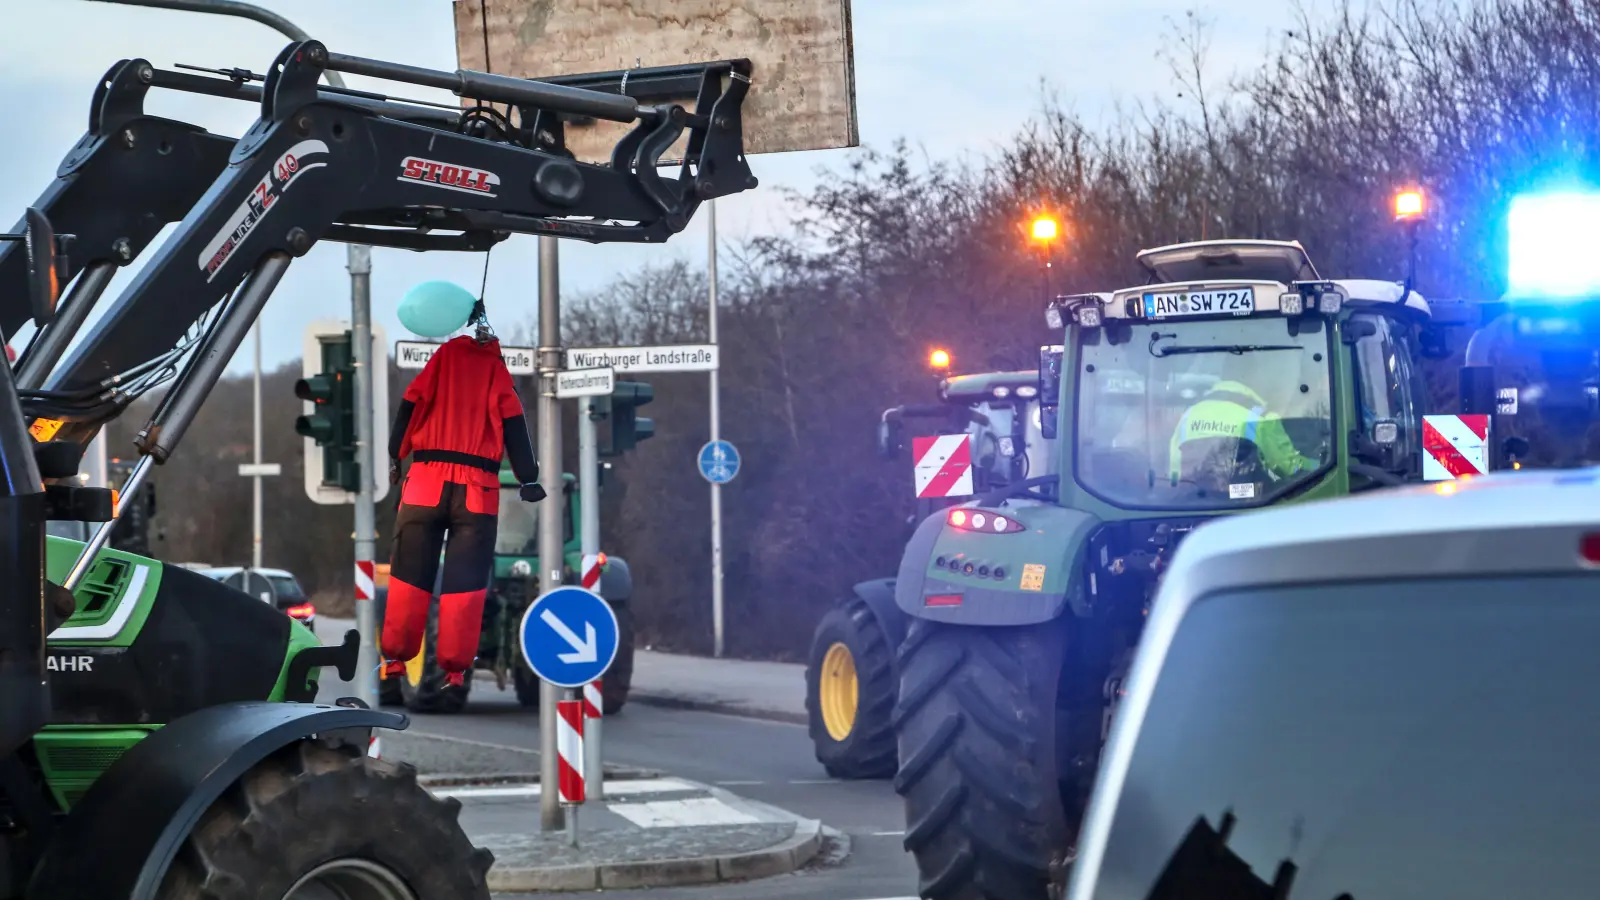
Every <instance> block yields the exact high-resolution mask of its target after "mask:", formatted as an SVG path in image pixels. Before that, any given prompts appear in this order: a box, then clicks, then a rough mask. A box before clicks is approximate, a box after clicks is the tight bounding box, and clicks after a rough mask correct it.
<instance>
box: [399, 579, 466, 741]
mask: <svg viewBox="0 0 1600 900" xmlns="http://www.w3.org/2000/svg"><path fill="white" fill-rule="evenodd" d="M424 634H425V635H426V637H425V638H424V639H423V643H422V676H421V678H420V679H419V680H418V682H417V683H416V684H412V683H411V676H410V674H409V673H407V675H406V676H405V677H403V678H400V679H399V682H400V696H401V699H402V702H404V703H405V707H406V709H408V710H410V711H411V712H420V713H442V714H446V715H453V714H455V713H458V712H461V710H463V709H465V708H466V705H467V696H468V695H469V694H470V693H472V672H471V671H468V672H467V673H466V675H467V680H466V683H464V684H463V685H461V686H460V687H455V686H453V685H449V684H446V683H445V671H444V669H441V668H439V660H438V658H437V657H436V656H435V655H434V654H435V651H436V649H437V647H438V645H439V605H438V604H437V603H433V604H431V605H430V606H429V608H428V629H427V631H426V632H424Z"/></svg>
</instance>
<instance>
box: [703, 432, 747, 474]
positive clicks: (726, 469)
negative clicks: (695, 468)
mask: <svg viewBox="0 0 1600 900" xmlns="http://www.w3.org/2000/svg"><path fill="white" fill-rule="evenodd" d="M737 474H739V451H738V450H735V449H734V447H733V445H732V444H730V443H728V442H727V441H708V442H706V445H705V446H704V447H701V448H700V477H702V478H704V479H705V480H707V481H709V482H711V483H712V484H727V483H728V482H730V481H732V480H733V476H735V475H737Z"/></svg>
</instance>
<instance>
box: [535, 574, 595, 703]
mask: <svg viewBox="0 0 1600 900" xmlns="http://www.w3.org/2000/svg"><path fill="white" fill-rule="evenodd" d="M617 630H618V629H617V614H616V613H614V612H612V611H611V606H610V604H608V603H606V601H604V600H602V599H601V598H600V595H599V594H596V593H595V592H594V591H586V590H584V589H583V588H581V587H574V586H572V585H563V586H561V587H558V588H556V589H555V590H551V591H546V592H545V593H543V594H540V595H539V599H537V600H535V601H533V605H531V606H529V607H528V611H527V612H526V613H523V615H522V632H521V636H522V658H523V659H526V660H527V661H528V665H529V666H530V667H532V668H533V672H534V674H535V675H538V676H539V677H540V678H543V679H544V680H545V681H548V682H550V683H551V684H554V685H559V686H560V687H567V688H575V687H583V686H584V685H586V684H588V683H589V682H591V681H593V680H595V679H596V678H599V677H600V676H601V675H603V674H604V673H605V671H606V669H609V668H610V667H611V662H612V660H614V659H616V658H617Z"/></svg>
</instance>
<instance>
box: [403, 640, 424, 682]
mask: <svg viewBox="0 0 1600 900" xmlns="http://www.w3.org/2000/svg"><path fill="white" fill-rule="evenodd" d="M427 658H428V638H427V637H426V636H424V637H423V638H422V649H421V650H418V651H417V655H416V656H413V657H411V658H410V659H408V660H406V681H408V682H410V684H411V686H412V687H414V688H415V687H421V686H422V664H423V662H424V661H425V660H427Z"/></svg>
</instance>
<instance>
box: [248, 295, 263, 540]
mask: <svg viewBox="0 0 1600 900" xmlns="http://www.w3.org/2000/svg"><path fill="white" fill-rule="evenodd" d="M255 333H256V334H255V343H256V372H255V389H254V394H255V396H254V406H255V420H256V422H255V452H254V454H253V455H252V456H251V462H252V463H254V464H255V465H257V466H259V465H261V320H260V319H257V320H256V327H255ZM250 482H251V488H250V494H251V496H250V568H251V569H259V568H261V475H260V474H259V473H258V474H256V475H252V476H251V477H250Z"/></svg>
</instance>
